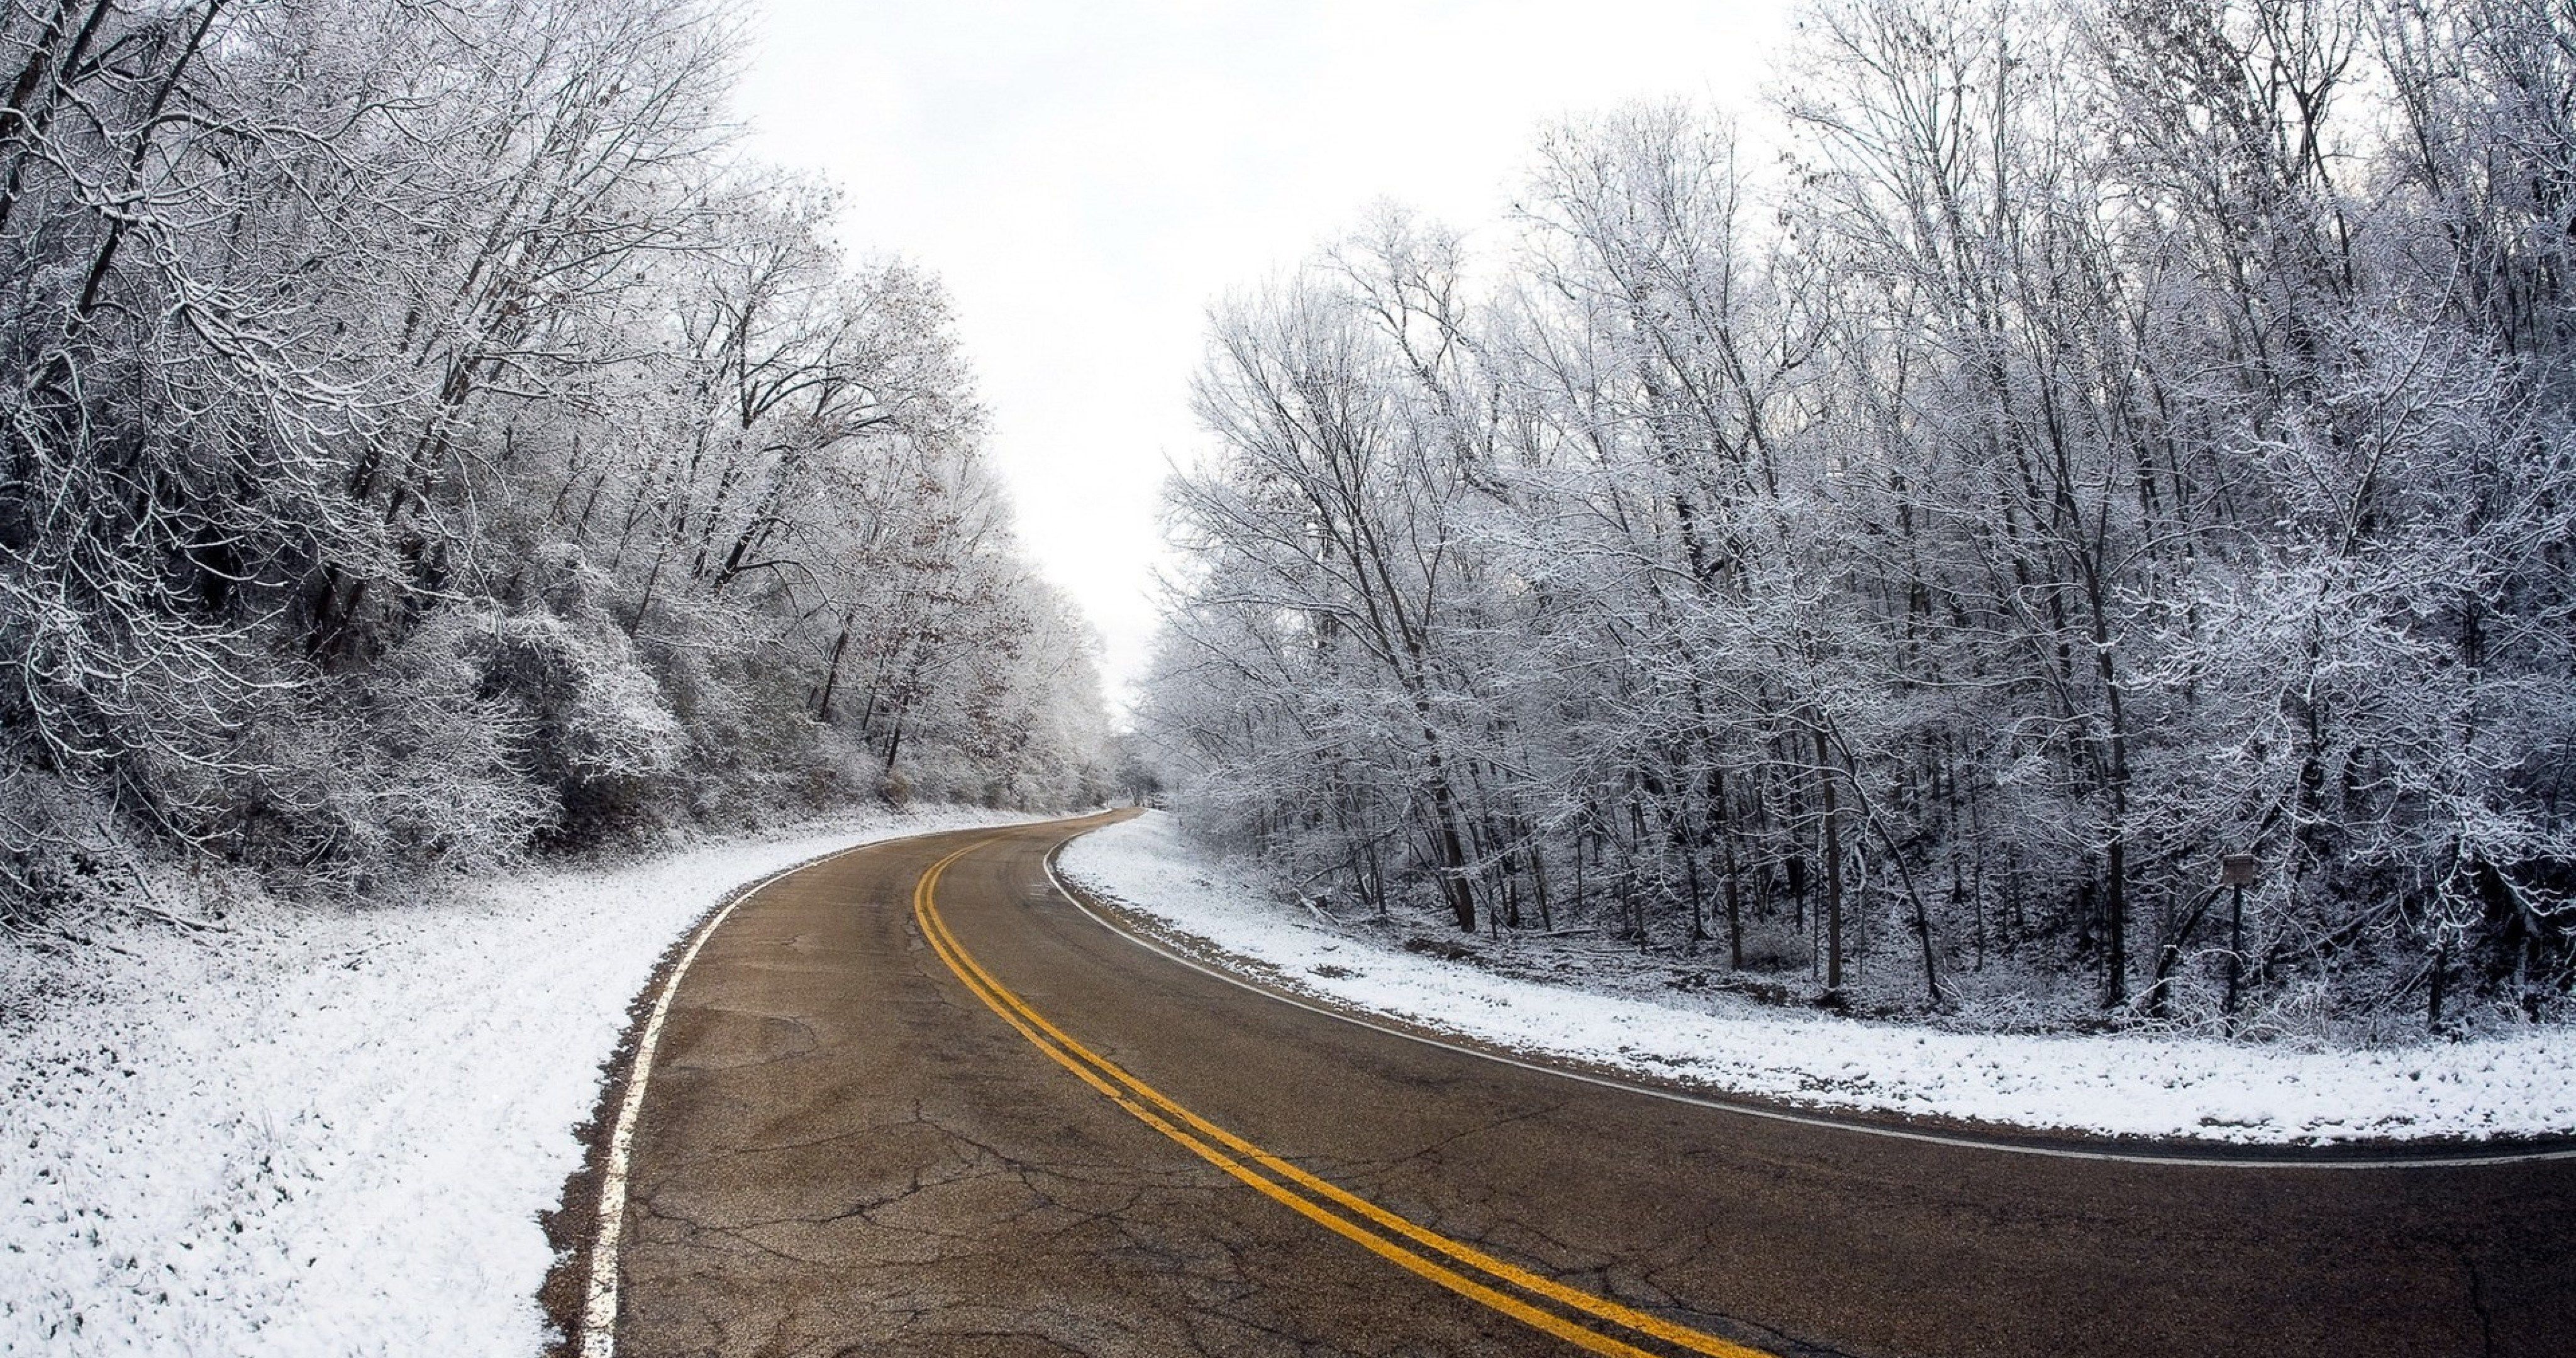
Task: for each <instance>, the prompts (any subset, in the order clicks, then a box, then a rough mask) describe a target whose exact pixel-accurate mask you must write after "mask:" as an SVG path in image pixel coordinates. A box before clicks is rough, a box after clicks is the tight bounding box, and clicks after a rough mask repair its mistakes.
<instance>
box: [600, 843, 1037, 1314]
mask: <svg viewBox="0 0 2576 1358" xmlns="http://www.w3.org/2000/svg"><path fill="white" fill-rule="evenodd" d="M1019 824H1026V825H1042V824H1045V822H1044V821H1015V822H1010V823H1008V824H1005V825H989V826H976V825H965V826H959V827H957V828H956V829H954V830H922V831H918V832H915V833H913V834H906V835H895V836H892V837H889V838H885V839H870V840H863V841H861V842H859V843H857V844H849V845H844V846H842V847H841V848H837V849H833V850H830V851H828V852H825V853H818V854H816V855H814V856H813V857H811V858H807V859H802V860H800V861H798V862H794V863H790V864H788V865H787V866H786V867H783V868H780V869H779V870H777V871H776V872H773V873H771V874H769V875H768V876H766V877H762V878H759V879H757V880H755V881H753V882H752V883H751V884H750V885H748V886H745V887H742V888H741V889H739V890H737V891H735V892H734V894H733V899H731V900H728V901H726V902H725V903H724V905H723V907H722V908H720V909H718V910H717V911H716V912H715V914H713V915H712V916H709V917H708V919H707V922H706V923H704V924H701V925H699V926H698V932H697V936H696V937H694V938H691V939H690V940H689V948H688V951H686V952H684V953H681V954H680V961H679V964H678V965H677V966H674V967H672V968H671V974H670V975H669V976H667V977H665V978H664V979H663V981H662V993H661V994H659V995H657V996H655V997H654V998H653V1014H652V1017H650V1018H648V1019H646V1020H645V1021H644V1031H643V1032H641V1033H639V1034H637V1035H636V1038H635V1059H634V1061H633V1063H632V1064H631V1065H630V1067H629V1069H628V1073H627V1076H626V1097H625V1098H623V1099H621V1100H619V1101H618V1105H617V1128H616V1130H615V1131H613V1132H611V1133H610V1134H609V1138H608V1158H607V1161H606V1163H604V1164H603V1165H602V1166H601V1167H600V1171H599V1216H598V1225H597V1228H596V1229H595V1230H594V1231H592V1233H591V1241H590V1283H589V1287H588V1289H587V1290H586V1292H585V1295H584V1298H583V1302H582V1308H581V1358H615V1355H616V1353H617V1244H618V1237H619V1236H620V1235H622V1234H624V1232H625V1227H626V1161H627V1156H628V1153H629V1151H631V1150H632V1149H633V1147H634V1144H635V1120H636V1118H637V1117H638V1116H639V1115H641V1114H642V1113H643V1111H644V1085H645V1082H646V1080H647V1079H648V1078H649V1077H650V1076H651V1075H652V1073H653V1050H654V1048H655V1047H656V1046H657V1045H658V1044H659V1043H660V1042H661V1040H662V1020H663V1019H664V1018H665V1017H667V1016H668V1015H669V1014H670V1012H671V997H672V996H673V995H675V994H677V993H678V992H679V989H680V978H681V977H683V976H686V975H688V974H689V964H690V963H692V962H695V961H697V960H698V949H700V948H703V947H705V946H706V944H707V940H708V939H709V938H712V937H714V936H715V932H716V929H717V928H718V927H719V926H721V925H722V924H723V923H724V922H725V919H726V917H728V916H730V915H731V914H733V912H734V907H736V906H739V905H741V904H742V903H743V902H744V901H747V900H750V899H751V898H752V897H754V896H757V895H759V894H760V893H761V892H762V891H764V890H766V889H767V888H768V887H769V885H770V884H771V883H773V882H776V881H778V880H779V879H780V878H783V877H792V876H794V875H796V874H797V873H800V872H803V871H804V870H806V869H807V868H812V867H820V866H822V865H823V864H825V863H828V862H830V861H832V860H833V859H835V858H840V857H843V856H845V855H848V854H854V853H857V852H859V851H860V850H862V849H874V848H878V847H881V846H883V845H887V844H896V843H900V842H902V841H904V840H907V839H927V838H929V837H930V836H932V835H945V834H955V833H958V832H959V831H973V830H979V829H986V830H998V829H1007V828H1009V827H1010V825H1019Z"/></svg>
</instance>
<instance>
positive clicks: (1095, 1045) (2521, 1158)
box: [582, 818, 2576, 1358]
mask: <svg viewBox="0 0 2576 1358" xmlns="http://www.w3.org/2000/svg"><path fill="white" fill-rule="evenodd" d="M1103 823H1106V818H1089V819H1082V820H1072V821H1059V822H1053V823H1050V824H1045V825H1036V826H1022V827H1013V828H1010V829H1004V830H976V831H964V832H958V833H953V834H946V835H932V836H924V837H921V838H917V839H912V840H903V841H896V842H892V843H886V844H879V845H873V846H869V847H866V848H863V849H858V850H854V851H852V852H850V853H847V854H843V855H840V856H837V857H834V858H831V859H828V860H825V861H823V862H820V863H817V864H814V865H811V866H809V867H806V868H803V869H800V870H798V871H795V872H792V873H789V874H787V875H784V876H782V877H780V878H778V879H775V880H773V881H771V882H769V883H767V884H765V885H764V886H762V887H761V888H759V889H758V890H756V891H754V892H752V893H751V894H749V895H747V896H746V897H744V898H743V899H742V900H740V901H739V902H737V903H736V905H735V906H733V907H732V908H731V909H730V910H729V911H728V912H727V913H726V914H724V915H723V916H721V917H720V918H719V919H718V920H716V921H715V922H714V923H713V924H711V925H710V927H709V928H708V930H707V931H706V932H705V933H704V934H703V935H701V937H700V938H699V939H698V940H696V941H695V943H694V944H693V952H692V953H691V954H690V956H689V957H688V959H687V960H686V961H685V963H684V965H683V966H681V967H680V968H678V969H677V970H676V971H675V972H674V976H673V979H672V981H671V982H670V985H669V990H668V992H667V994H665V995H664V996H662V997H660V1001H659V1003H658V1004H657V1006H656V1010H655V1017H656V1022H655V1024H654V1028H655V1029H656V1030H657V1031H656V1033H655V1035H654V1036H655V1040H654V1041H653V1042H652V1043H651V1045H650V1047H649V1049H648V1050H646V1051H645V1052H644V1053H643V1059H642V1061H641V1063H640V1067H639V1068H640V1070H641V1072H642V1073H643V1074H644V1075H645V1076H646V1077H648V1078H646V1079H645V1080H644V1081H643V1082H642V1084H641V1087H640V1088H638V1089H634V1090H632V1091H630V1092H631V1093H632V1094H633V1096H634V1097H631V1098H630V1099H628V1100H627V1101H626V1109H627V1118H626V1119H622V1121H628V1122H631V1125H626V1126H621V1128H619V1129H618V1130H619V1132H620V1133H622V1135H620V1136H619V1138H618V1140H619V1141H620V1143H621V1144H622V1146H623V1150H624V1154H623V1155H622V1156H621V1157H620V1158H619V1163H618V1164H617V1165H616V1169H618V1170H621V1171H622V1182H618V1179H619V1175H617V1174H614V1173H613V1174H612V1175H611V1176H610V1179H611V1183H612V1192H611V1196H612V1197H613V1198H614V1199H615V1202H614V1205H612V1206H610V1208H609V1210H608V1211H606V1212H604V1213H603V1226H602V1230H601V1231H600V1239H599V1240H598V1241H597V1242H596V1244H598V1245H603V1246H607V1248H605V1249H598V1250H595V1256H596V1257H595V1258H594V1261H593V1262H594V1273H595V1277H596V1279H597V1281H596V1282H595V1284H594V1287H593V1298H594V1302H595V1303H597V1302H598V1300H599V1299H600V1298H601V1297H602V1296H603V1295H604V1297H605V1299H606V1300H605V1304H604V1306H600V1305H596V1304H595V1306H594V1313H595V1314H596V1315H598V1316H600V1317H601V1318H603V1319H605V1320H606V1322H607V1323H605V1324H595V1325H593V1326H592V1327H591V1328H590V1330H589V1332H588V1333H585V1334H584V1335H583V1336H582V1339H583V1343H582V1349H583V1352H584V1353H585V1354H587V1355H593V1358H605V1355H606V1354H607V1353H609V1352H611V1351H614V1352H619V1353H624V1354H629V1355H653V1354H704V1353H719V1354H806V1353H811V1354H839V1353H887V1354H909V1353H936V1354H982V1355H1005V1354H1065V1353H1080V1354H1094V1355H1108V1354H1165V1353H1170V1354H1200V1353H1204V1354H1269V1353H1277V1354H1290V1353H1295V1354H1329V1353H1353V1354H1449V1353H1455V1354H1484V1353H1574V1352H1587V1351H1588V1352H1593V1353H1604V1354H1681V1353H1698V1354H1707V1355H1724V1356H1726V1358H1733V1356H1734V1355H1741V1354H1746V1353H1753V1352H1760V1353H1779V1354H1809V1353H1852V1354H1903V1355H1935V1354H2031V1355H2077V1354H2132V1353H2135V1354H2146V1353H2154V1354H2159V1355H2170V1354H2235V1353H2244V1354H2263V1355H2296V1354H2321V1355H2322V1354H2336V1355H2345V1354H2353V1353H2367V1352H2374V1351H2399V1352H2405V1353H2408V1354H2443V1353H2461V1354H2489V1353H2491V1354H2506V1355H2510V1354H2534V1355H2538V1354H2551V1355H2558V1354H2563V1353H2565V1352H2566V1351H2567V1350H2566V1347H2565V1346H2566V1342H2567V1341H2566V1339H2565V1336H2567V1335H2569V1334H2576V1287H2571V1286H2570V1285H2569V1280H2570V1279H2576V1226H2571V1224H2570V1223H2571V1222H2576V1158H2571V1157H2570V1156H2569V1154H2568V1152H2567V1149H2566V1148H2523V1149H2518V1150H2515V1151H2512V1152H2509V1153H2508V1154H2507V1155H2506V1156H2503V1157H2499V1156H2494V1155H2476V1154H2472V1155H2469V1156H2465V1157H2463V1156H2459V1155H2452V1156H2450V1157H2449V1158H2448V1159H2447V1160H2444V1161H2431V1160H2425V1159H2419V1158H2414V1157H2408V1156H2391V1155H2369V1156H2365V1157H2363V1158H2359V1159H2356V1158H2353V1157H2349V1156H2347V1157H2344V1158H2341V1159H2339V1160H2338V1159H2331V1158H2330V1159H2328V1160H2326V1161H2324V1162H2323V1163H2326V1164H2331V1165H2333V1166H2335V1167H2336V1168H2339V1169H2341V1170H2344V1171H2347V1172H2338V1173H2317V1172H2314V1170H2315V1168H2316V1167H2317V1166H2316V1164H2315V1163H2312V1162H2311V1161H2310V1160H2309V1159H2308V1158H2304V1157H2303V1158H2301V1159H2299V1160H2298V1161H2296V1162H2277V1163H2265V1162H2262V1161H2261V1158H2260V1157H2251V1156H2247V1155H2245V1154H2242V1153H2238V1152H2219V1154H2221V1155H2224V1156H2226V1160H2225V1162H2223V1163H2212V1162H2210V1161H2209V1160H2208V1159H2207V1158H2206V1157H2204V1156H2202V1155H2201V1154H2200V1153H2199V1152H2197V1151H2196V1150H2194V1151H2184V1152H2170V1151H2167V1150H2164V1149H2161V1148H2159V1149H2155V1150H2147V1151H2143V1152H2141V1151H2136V1150H2133V1149H2132V1148H2127V1147H2119V1148H2110V1149H2106V1148H2103V1147H2100V1146H2096V1145H2092V1144H2090V1143H2057V1142H2040V1141H2026V1140H2023V1139H2019V1138H2001V1139H1990V1138H1984V1137H1980V1136H1975V1135H1954V1134H1950V1133H1947V1132H1937V1131H1934V1132H1927V1131H1923V1130H1920V1129H1915V1128H1908V1127H1896V1128H1890V1127H1884V1126H1877V1125H1871V1126H1867V1127H1854V1126H1850V1125H1846V1124H1843V1123H1840V1122H1837V1121H1835V1120H1833V1119H1828V1118H1820V1117H1813V1116H1809V1115H1806V1114H1803V1113H1796V1112H1789V1111H1785V1110H1780V1109H1775V1108H1769V1107H1760V1106H1742V1105H1734V1104H1730V1103H1727V1102H1725V1101H1723V1100H1714V1099H1708V1098H1704V1097H1702V1096H1698V1095H1692V1094H1683V1093H1677V1092H1674V1091H1667V1090H1654V1089H1645V1088H1640V1087H1632V1086H1627V1085H1623V1084H1620V1083H1618V1082H1615V1081H1609V1080H1604V1079H1600V1078H1597V1077H1592V1076H1584V1075H1577V1076H1576V1077H1575V1078H1568V1074H1567V1073H1566V1072H1562V1071H1557V1070H1552V1069H1548V1068H1545V1067H1541V1066H1538V1065H1536V1064H1533V1063H1530V1062H1526V1061H1521V1060H1517V1059H1514V1058H1511V1057H1508V1056H1507V1055H1504V1054H1500V1053H1487V1052H1480V1051H1475V1050H1471V1049H1467V1048H1464V1047H1461V1046H1458V1045H1456V1044H1453V1043H1449V1042H1446V1041H1442V1040H1436V1039H1426V1038H1425V1037H1424V1036H1422V1035H1417V1034H1411V1033H1405V1032H1400V1031H1396V1030H1394V1029H1392V1028H1389V1027H1386V1026H1384V1025H1380V1024H1377V1023H1374V1022H1371V1021H1367V1020H1362V1019H1358V1018H1355V1017H1354V1016H1350V1015H1344V1014H1339V1013H1334V1012H1331V1011H1328V1010H1326V1009H1324V1008H1322V1007H1320V1006H1316V1005H1312V1004H1309V1003H1306V1002H1304V1001H1301V1000H1294V999H1288V998H1287V997H1280V996H1276V995H1273V994H1270V993H1268V992H1266V991H1264V990H1262V989H1261V988H1259V987H1258V986H1255V985H1252V984H1250V983H1247V982H1243V981H1240V980H1238V979H1237V978H1234V977H1231V976H1228V975H1225V974H1222V973H1220V972H1217V971H1215V970H1213V969H1210V968H1207V967H1203V966H1200V965H1199V964H1197V963H1194V962H1191V961H1189V960H1187V959H1184V958H1180V957H1177V956H1175V955H1173V954H1171V953H1169V952H1167V951H1165V950H1163V949H1162V948H1161V947H1160V946H1159V945H1155V944H1152V943H1151V942H1150V941H1149V940H1145V939H1140V938H1134V937H1131V936H1130V935H1129V934H1128V933H1126V932H1124V931H1123V930H1120V929H1118V928H1117V927H1116V926H1115V924H1114V922H1112V921H1110V920H1108V919H1104V918H1101V917H1098V916H1095V915H1093V914H1092V913H1091V912H1090V911H1089V910H1087V909H1086V908H1085V907H1084V906H1082V905H1081V904H1079V903H1078V902H1076V901H1075V900H1074V899H1073V898H1072V897H1071V896H1070V895H1069V894H1067V893H1065V892H1062V891H1060V890H1058V889H1057V887H1056V884H1055V883H1054V881H1053V879H1052V876H1051V871H1050V862H1049V859H1050V855H1051V853H1052V851H1053V850H1054V849H1055V848H1056V847H1057V846H1058V845H1060V844H1061V843H1062V842H1064V841H1065V840H1066V839H1068V838H1070V837H1071V836H1073V835H1075V834H1078V833H1080V832H1082V831H1083V830H1085V829H1089V828H1093V827H1095V826H1097V825H1099V824H1103ZM1104 923H1110V924H1112V927H1110V928H1103V927H1102V925H1103V924H1104ZM1138 943H1145V944H1146V946H1143V947H1139V946H1137V944H1138ZM1283 1000H1285V1002H1283ZM1747 1113H1750V1114H1752V1115H1753V1116H1745V1114H1747ZM1998 1150H2009V1151H2013V1152H2016V1153H2012V1154H1997V1153H1996V1151H1998ZM2274 1154H2277V1153H2274ZM612 1341H613V1342H612Z"/></svg>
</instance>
